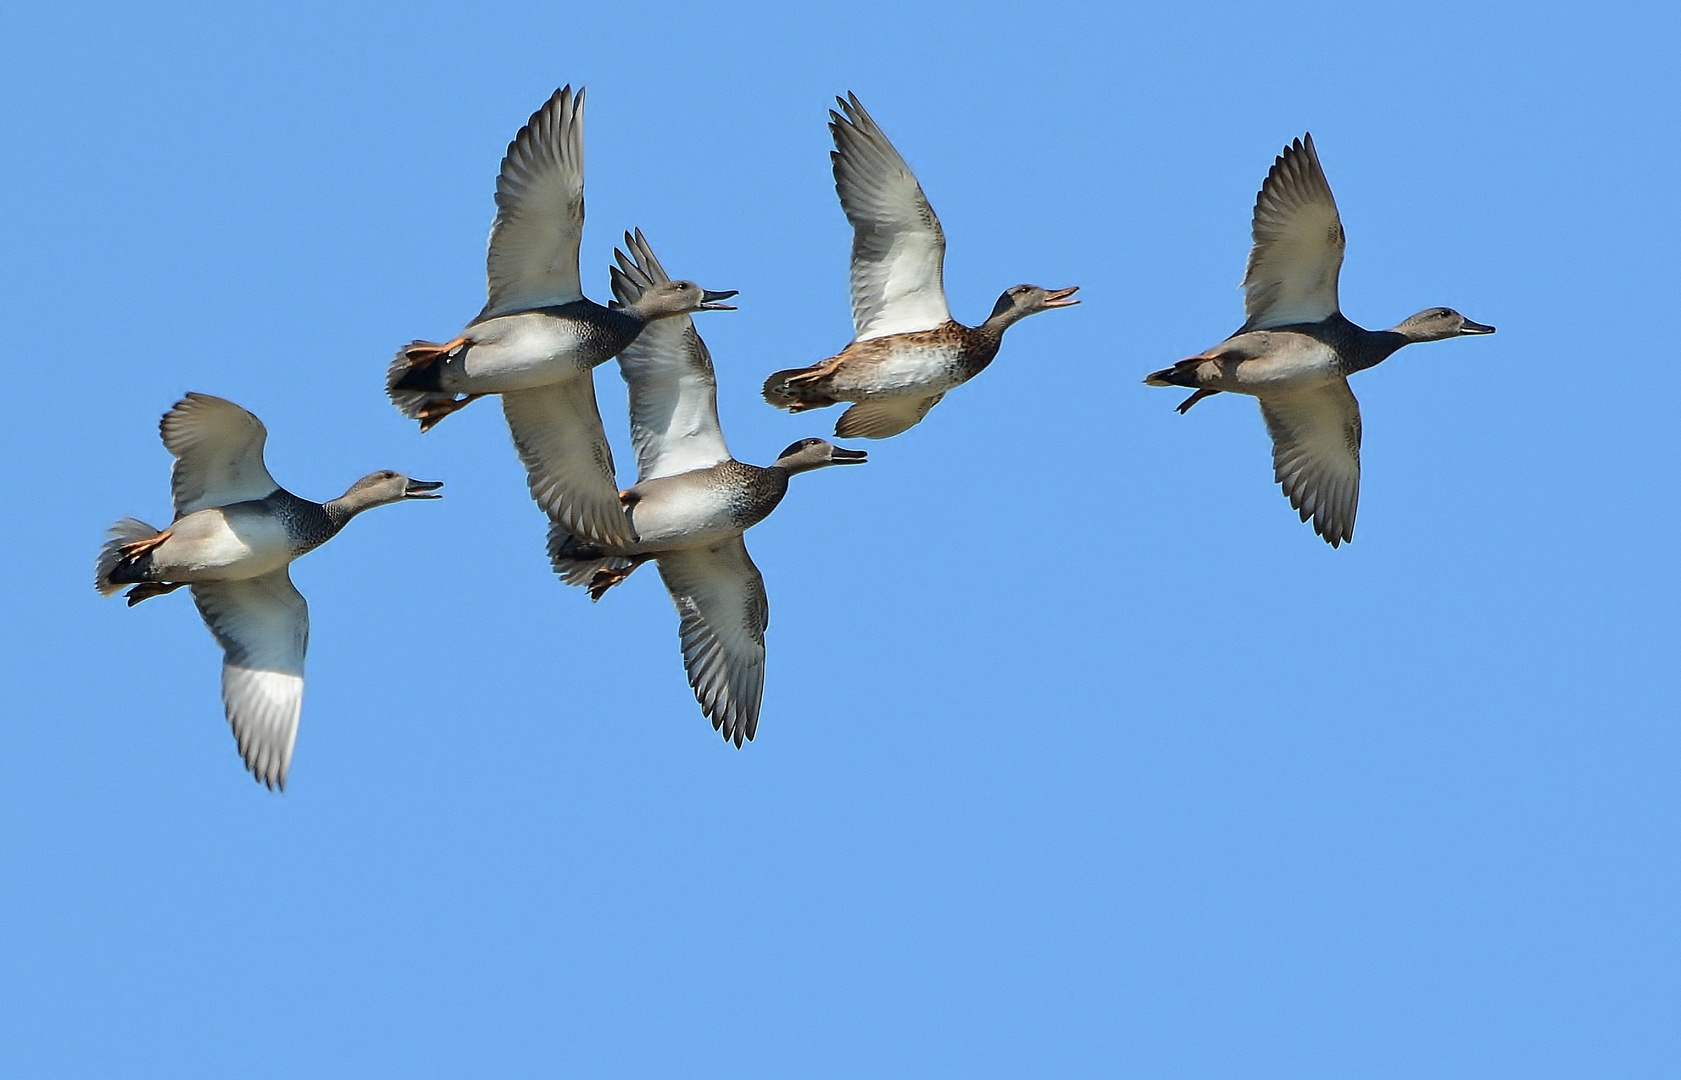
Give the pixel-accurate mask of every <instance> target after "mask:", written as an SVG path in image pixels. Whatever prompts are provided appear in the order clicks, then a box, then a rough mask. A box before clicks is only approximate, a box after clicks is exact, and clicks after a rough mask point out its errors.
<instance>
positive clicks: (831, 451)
mask: <svg viewBox="0 0 1681 1080" xmlns="http://www.w3.org/2000/svg"><path fill="white" fill-rule="evenodd" d="M869 458H870V455H869V454H867V453H865V452H864V451H862V450H848V449H846V448H845V447H844V446H836V445H835V444H834V443H832V442H830V441H829V440H828V439H801V440H800V441H799V442H797V443H795V444H794V445H792V446H790V447H789V448H788V449H786V450H784V451H782V453H780V454H778V455H777V457H776V463H775V465H774V466H773V468H778V469H782V470H784V471H786V472H788V473H801V472H810V471H811V470H812V469H821V468H824V467H826V466H829V465H862V464H863V463H864V462H866V461H868V460H869Z"/></svg>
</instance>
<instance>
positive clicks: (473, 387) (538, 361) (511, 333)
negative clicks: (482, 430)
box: [440, 312, 594, 394]
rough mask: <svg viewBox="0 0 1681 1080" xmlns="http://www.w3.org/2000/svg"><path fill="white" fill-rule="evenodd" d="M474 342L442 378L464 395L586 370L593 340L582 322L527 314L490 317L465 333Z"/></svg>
mask: <svg viewBox="0 0 1681 1080" xmlns="http://www.w3.org/2000/svg"><path fill="white" fill-rule="evenodd" d="M467 337H468V340H469V341H470V342H471V343H472V344H471V347H469V348H468V349H467V350H466V351H465V352H464V353H463V354H462V355H461V356H460V357H458V358H454V359H451V360H450V361H448V363H447V364H446V366H445V368H444V373H443V375H442V377H441V379H440V381H441V382H442V383H443V385H444V389H446V390H451V391H454V392H456V393H462V394H500V393H505V392H506V391H509V390H530V389H532V388H533V387H538V386H547V385H549V384H551V383H557V382H561V381H564V380H566V379H571V378H575V377H577V376H578V375H579V374H580V373H581V372H583V371H585V370H587V368H588V366H589V363H590V361H591V360H593V359H594V357H591V356H589V353H590V349H589V340H588V338H587V337H586V334H585V328H584V327H583V326H582V324H580V323H578V322H575V321H573V320H570V319H557V318H553V317H551V316H548V315H540V314H536V313H534V312H533V313H527V314H523V315H506V316H503V317H502V318H500V319H491V320H489V321H487V322H484V323H481V324H479V325H478V326H475V327H472V328H471V329H470V330H468V331H467Z"/></svg>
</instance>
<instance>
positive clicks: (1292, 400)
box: [1260, 378, 1360, 547]
mask: <svg viewBox="0 0 1681 1080" xmlns="http://www.w3.org/2000/svg"><path fill="white" fill-rule="evenodd" d="M1260 401H1261V418H1262V419H1263V420H1265V421H1266V424H1267V434H1268V435H1271V436H1272V467H1273V476H1274V478H1275V479H1277V481H1278V483H1279V484H1280V485H1281V486H1282V487H1283V488H1284V494H1285V495H1287V496H1289V498H1290V505H1291V506H1293V507H1295V508H1296V510H1297V511H1298V512H1299V513H1300V514H1301V516H1302V520H1303V521H1306V520H1308V519H1309V518H1312V519H1313V531H1314V532H1316V533H1318V534H1319V535H1320V536H1323V537H1324V538H1325V540H1326V542H1328V543H1329V544H1330V545H1331V546H1332V547H1336V546H1337V545H1338V544H1341V543H1344V542H1346V541H1349V540H1352V539H1354V512H1355V510H1356V509H1357V508H1358V507H1359V505H1360V403H1359V402H1358V401H1356V400H1354V391H1352V390H1350V389H1349V388H1348V380H1347V379H1342V378H1339V379H1337V380H1335V381H1334V382H1330V383H1327V384H1325V385H1323V386H1317V387H1315V388H1313V389H1312V390H1300V391H1297V392H1295V393H1292V394H1268V395H1267V396H1266V397H1264V398H1261V399H1260Z"/></svg>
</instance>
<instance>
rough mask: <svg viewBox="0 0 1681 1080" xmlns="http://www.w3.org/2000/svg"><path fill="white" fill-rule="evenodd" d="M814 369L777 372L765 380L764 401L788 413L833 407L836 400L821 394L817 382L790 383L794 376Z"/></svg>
mask: <svg viewBox="0 0 1681 1080" xmlns="http://www.w3.org/2000/svg"><path fill="white" fill-rule="evenodd" d="M813 370H815V369H814V368H809V367H803V368H788V369H787V370H786V371H778V372H777V373H776V374H774V375H772V376H771V377H770V378H768V379H766V380H765V386H764V395H765V400H766V401H768V402H770V403H771V404H772V405H774V406H776V407H777V408H778V409H787V410H788V411H789V412H804V411H805V410H807V409H821V408H825V407H826V406H829V405H833V404H835V402H836V401H837V400H838V399H836V398H832V397H830V396H829V395H828V394H826V393H824V392H823V389H822V387H821V386H819V385H818V381H817V380H811V381H806V382H797V383H796V382H790V381H789V380H791V379H792V378H793V377H794V376H796V375H804V374H806V373H808V372H810V371H813Z"/></svg>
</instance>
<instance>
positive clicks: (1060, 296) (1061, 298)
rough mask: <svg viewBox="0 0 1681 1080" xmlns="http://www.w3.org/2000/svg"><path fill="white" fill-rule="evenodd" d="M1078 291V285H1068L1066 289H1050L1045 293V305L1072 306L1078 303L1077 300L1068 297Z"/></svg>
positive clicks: (1050, 306) (1049, 306) (1051, 306)
mask: <svg viewBox="0 0 1681 1080" xmlns="http://www.w3.org/2000/svg"><path fill="white" fill-rule="evenodd" d="M1079 291H1080V287H1079V286H1078V285H1070V286H1069V287H1068V288H1066V289H1052V290H1050V291H1049V292H1047V293H1045V306H1046V307H1048V308H1053V307H1073V306H1074V305H1075V304H1078V303H1079V301H1078V300H1070V299H1068V298H1069V297H1070V296H1073V295H1074V294H1075V293H1077V292H1079Z"/></svg>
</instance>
